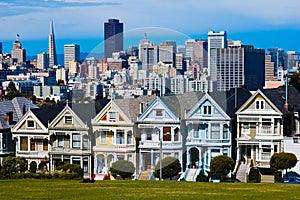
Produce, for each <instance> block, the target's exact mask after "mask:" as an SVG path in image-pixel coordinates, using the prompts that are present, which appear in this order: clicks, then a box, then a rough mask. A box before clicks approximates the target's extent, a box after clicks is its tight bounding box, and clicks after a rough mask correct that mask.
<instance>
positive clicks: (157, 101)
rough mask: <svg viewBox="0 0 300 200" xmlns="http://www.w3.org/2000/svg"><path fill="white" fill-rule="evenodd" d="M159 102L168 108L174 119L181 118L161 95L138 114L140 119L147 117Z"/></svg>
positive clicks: (167, 110)
mask: <svg viewBox="0 0 300 200" xmlns="http://www.w3.org/2000/svg"><path fill="white" fill-rule="evenodd" d="M157 103H158V104H160V105H162V106H163V107H164V109H165V110H166V112H167V113H168V114H169V116H170V117H171V118H173V119H174V120H178V119H179V116H178V115H177V114H176V113H174V112H173V111H172V110H171V109H170V108H169V107H168V105H167V104H166V103H165V102H164V101H163V100H162V99H161V98H160V97H156V98H155V99H153V101H152V102H151V103H150V104H149V106H147V108H146V110H145V111H144V112H143V113H142V114H141V115H139V116H138V120H144V119H145V117H147V115H148V114H149V112H151V109H153V108H154V107H155V105H157Z"/></svg>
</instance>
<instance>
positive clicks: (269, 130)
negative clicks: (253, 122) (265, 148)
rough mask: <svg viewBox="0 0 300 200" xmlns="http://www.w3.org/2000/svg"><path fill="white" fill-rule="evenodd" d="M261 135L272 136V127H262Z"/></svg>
mask: <svg viewBox="0 0 300 200" xmlns="http://www.w3.org/2000/svg"><path fill="white" fill-rule="evenodd" d="M261 134H264V135H271V134H272V127H271V126H262V127H261Z"/></svg>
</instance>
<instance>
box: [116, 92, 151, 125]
mask: <svg viewBox="0 0 300 200" xmlns="http://www.w3.org/2000/svg"><path fill="white" fill-rule="evenodd" d="M154 99H155V96H140V97H138V98H130V99H115V100H113V101H114V102H115V104H116V105H117V106H118V107H119V108H120V109H121V110H122V111H123V113H124V114H125V115H126V116H127V117H128V118H129V119H130V120H131V121H133V122H136V121H137V117H138V115H139V114H140V106H141V103H143V110H145V109H146V107H147V106H148V105H149V104H150V103H151V102H152V101H153V100H154Z"/></svg>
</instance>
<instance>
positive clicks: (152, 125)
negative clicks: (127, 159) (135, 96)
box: [137, 97, 183, 179]
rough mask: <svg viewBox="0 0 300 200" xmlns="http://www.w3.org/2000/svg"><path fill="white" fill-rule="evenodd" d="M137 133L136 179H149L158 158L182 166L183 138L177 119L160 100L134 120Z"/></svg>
mask: <svg viewBox="0 0 300 200" xmlns="http://www.w3.org/2000/svg"><path fill="white" fill-rule="evenodd" d="M137 123H138V128H139V132H140V141H139V144H138V151H139V174H140V176H139V179H152V178H153V176H152V174H153V173H152V172H153V171H154V169H155V165H156V164H157V162H158V161H159V159H160V151H162V155H161V157H162V158H164V157H167V156H172V157H176V158H178V159H179V161H180V163H181V165H182V164H183V142H182V141H183V136H182V134H181V127H180V119H179V117H178V116H177V115H176V114H175V113H174V112H173V111H172V110H171V109H170V108H169V107H168V106H167V105H166V103H165V102H164V100H162V98H160V97H156V98H155V99H154V100H153V101H152V102H151V103H150V104H149V105H148V107H147V108H146V110H145V111H144V112H143V113H142V114H141V115H139V116H138V120H137Z"/></svg>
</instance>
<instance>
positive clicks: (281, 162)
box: [270, 152, 297, 174]
mask: <svg viewBox="0 0 300 200" xmlns="http://www.w3.org/2000/svg"><path fill="white" fill-rule="evenodd" d="M296 164H297V157H296V156H295V154H293V153H285V152H281V153H274V154H273V156H272V157H271V160H270V166H271V169H276V170H284V169H285V170H286V174H287V169H291V168H293V167H295V165H296Z"/></svg>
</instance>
